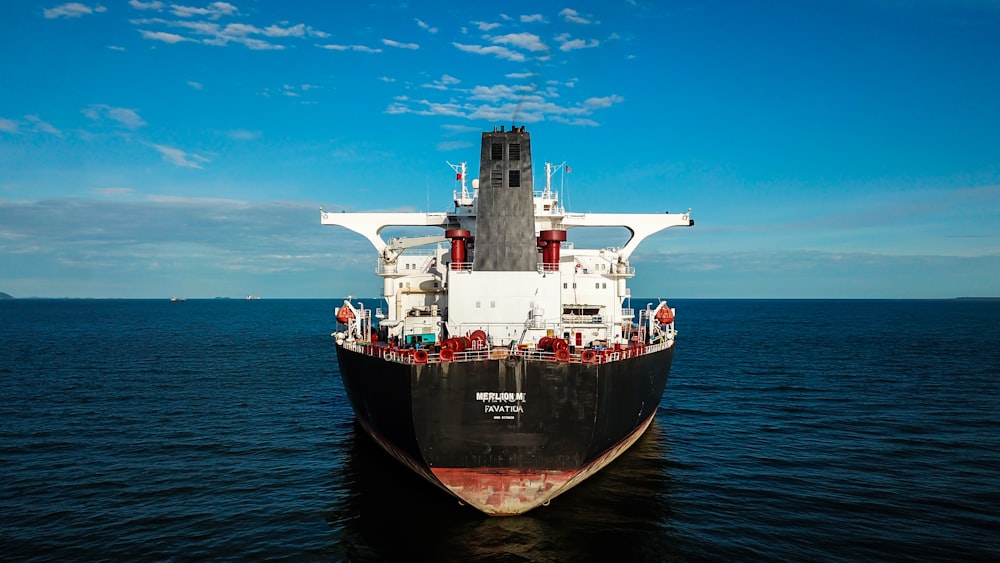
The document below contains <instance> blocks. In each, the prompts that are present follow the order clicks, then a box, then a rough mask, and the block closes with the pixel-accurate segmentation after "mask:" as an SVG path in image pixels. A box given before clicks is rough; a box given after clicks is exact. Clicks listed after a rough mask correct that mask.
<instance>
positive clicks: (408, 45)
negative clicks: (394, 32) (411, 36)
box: [382, 39, 420, 51]
mask: <svg viewBox="0 0 1000 563" xmlns="http://www.w3.org/2000/svg"><path fill="white" fill-rule="evenodd" d="M382 43H384V44H385V45H388V46H390V47H396V48H398V49H411V50H414V51H415V50H417V49H419V48H420V45H417V44H416V43H400V42H399V41H393V40H392V39H383V40H382Z"/></svg>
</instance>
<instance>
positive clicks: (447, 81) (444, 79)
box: [421, 74, 461, 90]
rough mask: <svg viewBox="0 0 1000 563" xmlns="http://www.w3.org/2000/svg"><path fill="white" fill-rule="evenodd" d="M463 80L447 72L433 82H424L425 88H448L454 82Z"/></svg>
mask: <svg viewBox="0 0 1000 563" xmlns="http://www.w3.org/2000/svg"><path fill="white" fill-rule="evenodd" d="M459 82H461V80H459V79H457V78H455V77H454V76H449V75H447V74H445V75H443V76H441V80H435V81H434V82H433V83H431V84H422V85H421V86H422V87H423V88H434V89H435V90H447V89H448V87H449V86H451V85H452V84H458V83H459Z"/></svg>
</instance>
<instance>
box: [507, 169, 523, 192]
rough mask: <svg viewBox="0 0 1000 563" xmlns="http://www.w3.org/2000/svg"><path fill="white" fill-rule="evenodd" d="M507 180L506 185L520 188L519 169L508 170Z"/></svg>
mask: <svg viewBox="0 0 1000 563" xmlns="http://www.w3.org/2000/svg"><path fill="white" fill-rule="evenodd" d="M507 182H508V185H509V186H510V187H512V188H520V187H521V171H520V170H511V171H510V172H508V173H507Z"/></svg>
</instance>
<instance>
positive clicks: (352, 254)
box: [0, 187, 371, 298]
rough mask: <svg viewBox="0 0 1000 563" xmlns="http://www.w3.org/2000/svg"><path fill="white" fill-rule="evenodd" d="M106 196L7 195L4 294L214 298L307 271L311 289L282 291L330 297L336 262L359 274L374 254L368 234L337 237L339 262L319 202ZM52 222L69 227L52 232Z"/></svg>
mask: <svg viewBox="0 0 1000 563" xmlns="http://www.w3.org/2000/svg"><path fill="white" fill-rule="evenodd" d="M98 194H99V195H100V196H101V197H95V198H94V199H71V198H50V199H46V200H44V201H36V202H31V201H28V202H7V201H2V200H0V263H3V264H4V265H8V264H9V265H11V266H12V269H11V270H5V271H4V272H3V278H4V284H5V287H4V288H3V290H4V291H7V292H9V293H11V294H12V295H15V296H17V297H29V296H43V297H63V296H67V295H68V296H73V297H162V298H167V297H169V296H171V295H183V296H185V297H209V298H210V297H213V296H220V295H221V296H234V297H238V296H240V295H246V293H247V292H248V291H251V289H250V288H253V291H254V293H255V294H263V295H264V296H265V297H271V296H274V297H276V296H279V295H281V291H282V289H281V286H286V281H285V280H284V279H282V276H291V277H292V278H290V279H297V280H299V281H298V282H293V283H295V284H296V285H299V286H302V282H303V281H304V279H305V278H303V277H302V275H303V273H306V272H308V273H309V274H310V276H308V277H310V278H315V280H314V281H309V282H306V283H305V284H304V285H305V286H308V287H307V288H306V289H301V287H299V288H297V290H293V291H291V292H287V291H288V290H287V289H285V290H284V291H286V293H284V295H285V296H295V295H296V293H295V291H300V292H304V293H305V295H314V296H322V295H329V294H330V293H329V292H330V291H331V289H330V286H329V283H330V276H331V274H337V273H336V272H331V271H330V267H329V264H331V263H335V262H336V263H338V264H339V265H338V266H337V268H343V269H344V272H347V271H352V270H353V271H355V272H357V271H362V270H363V269H365V268H366V267H367V263H368V262H369V261H370V259H371V258H370V255H371V245H369V244H368V242H367V241H365V240H364V239H363V238H361V237H357V238H351V237H343V239H342V240H340V241H338V243H337V249H336V251H337V253H338V255H339V258H337V259H336V260H335V259H334V258H335V257H334V256H333V253H332V251H331V247H330V236H331V232H330V231H328V230H327V229H322V228H317V225H318V223H319V213H318V209H317V208H318V207H319V204H318V203H315V204H314V203H304V202H287V201H269V202H248V201H239V200H230V199H211V198H184V197H170V196H161V197H156V196H150V197H145V198H139V197H136V194H134V193H131V192H130V191H128V189H127V188H115V187H109V188H100V191H99V192H98ZM328 203H333V202H328ZM328 207H333V206H332V205H331V206H328ZM53 222H55V223H56V224H59V225H62V228H59V229H53V228H51V225H52V223H53ZM95 226H99V227H100V228H95ZM178 226H182V228H178ZM289 249H294V251H290V250H289ZM53 272H56V273H55V274H53ZM335 277H340V276H339V274H337V275H335ZM348 277H349V276H348ZM54 278H57V283H56V282H55V281H53V279H54ZM346 279H347V278H345V280H346ZM40 280H41V281H42V283H38V281H40ZM321 280H322V281H321ZM351 283H353V282H351ZM313 284H315V289H311V288H312V287H313ZM350 285H351V284H350V283H347V282H346V281H345V283H344V284H343V287H342V288H336V289H333V290H332V291H333V292H334V293H336V292H338V291H343V292H344V294H346V293H347V291H349V290H351V289H356V288H351V287H350ZM286 287H287V286H286ZM300 296H301V295H300Z"/></svg>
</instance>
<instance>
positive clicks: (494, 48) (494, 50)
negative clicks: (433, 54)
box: [452, 43, 525, 62]
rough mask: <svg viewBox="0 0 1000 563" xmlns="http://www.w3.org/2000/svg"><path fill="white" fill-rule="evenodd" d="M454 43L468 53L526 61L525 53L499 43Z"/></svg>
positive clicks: (460, 49)
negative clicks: (501, 45)
mask: <svg viewBox="0 0 1000 563" xmlns="http://www.w3.org/2000/svg"><path fill="white" fill-rule="evenodd" d="M452 45H454V46H455V48H457V49H458V50H459V51H463V52H466V53H475V54H477V55H493V56H495V57H496V58H498V59H506V60H509V61H514V62H524V60H525V57H524V55H523V54H521V53H518V52H516V51H511V50H510V49H508V48H506V47H500V46H499V45H466V44H463V43H452Z"/></svg>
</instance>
